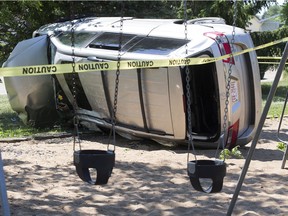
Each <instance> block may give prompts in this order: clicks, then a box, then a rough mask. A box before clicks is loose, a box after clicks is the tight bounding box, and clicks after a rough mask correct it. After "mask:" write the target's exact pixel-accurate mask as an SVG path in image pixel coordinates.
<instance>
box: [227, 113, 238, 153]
mask: <svg viewBox="0 0 288 216" xmlns="http://www.w3.org/2000/svg"><path fill="white" fill-rule="evenodd" d="M238 132H239V119H238V120H237V121H236V122H235V123H234V124H233V125H231V126H230V127H229V128H228V134H227V141H226V145H225V147H226V148H227V149H229V150H232V149H233V148H234V147H235V146H236V142H237V137H238Z"/></svg>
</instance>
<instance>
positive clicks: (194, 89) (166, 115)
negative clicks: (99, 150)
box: [4, 17, 261, 148]
mask: <svg viewBox="0 0 288 216" xmlns="http://www.w3.org/2000/svg"><path fill="white" fill-rule="evenodd" d="M73 23H74V24H73V26H72V22H63V23H56V24H50V25H46V26H43V27H41V28H40V29H38V30H37V31H35V32H34V34H33V38H32V39H30V40H28V41H29V43H31V40H32V44H33V40H35V43H36V41H37V43H38V46H44V47H45V48H44V49H42V51H43V53H41V52H38V51H37V50H36V49H35V51H34V53H33V49H31V50H29V52H24V51H23V53H21V51H19V54H18V57H19V56H21V55H31V56H33V55H37V56H39V55H40V56H41V55H42V58H44V59H45V61H43V60H41V61H40V60H37V58H35V59H34V60H30V62H29V63H30V64H32V62H33V61H34V62H33V64H34V65H40V64H43V62H44V63H46V62H47V63H48V64H51V65H53V64H67V63H72V62H73V60H75V61H76V62H77V63H91V62H106V61H107V62H109V61H117V59H118V56H119V52H118V47H119V43H120V40H119V38H120V35H119V34H121V35H122V36H121V44H122V46H121V52H120V57H121V60H142V61H144V60H145V61H147V62H148V61H149V60H157V59H179V58H200V57H201V58H205V57H207V58H209V57H220V56H223V55H225V54H230V53H231V50H233V52H239V51H242V50H245V49H248V48H253V42H252V40H251V37H250V35H249V33H246V32H245V31H244V30H243V29H240V28H233V27H232V26H229V25H226V24H225V21H224V20H223V19H220V18H205V19H203V18H202V19H194V20H189V21H187V25H185V23H184V22H183V21H182V20H176V19H175V20H173V19H135V18H129V17H128V18H127V17H126V18H124V19H123V20H122V23H121V18H119V17H102V18H94V17H91V18H84V19H79V20H74V21H73ZM72 28H73V30H72ZM233 29H234V32H233ZM185 32H186V33H185ZM72 34H73V35H72ZM232 35H235V37H234V38H233V41H232ZM72 38H73V39H72ZM40 39H42V41H43V43H41V42H39V41H41V40H40ZM72 41H73V48H72ZM232 42H233V43H232ZM22 43H25V41H24V42H22ZM39 43H40V44H39ZM35 52H37V53H35ZM43 56H44V57H43ZM42 58H41V59H42ZM31 61H32V62H31ZM13 62H14V61H11V59H8V60H7V62H6V66H7V65H8V66H16V65H17V66H18V65H19V64H17V63H16V62H15V65H14V63H13ZM4 66H5V65H4ZM144 66H145V65H144ZM186 67H189V71H190V79H188V80H187V79H186V74H185V71H186ZM229 67H231V77H230V88H228V89H229V90H227V89H226V78H227V76H228V71H229ZM39 77H41V76H39ZM115 77H116V71H106V70H103V71H94V72H87V73H78V74H76V76H75V75H72V73H63V74H57V75H55V76H51V79H48V80H47V78H46V79H45V82H47V83H49V86H54V87H53V88H52V89H53V93H51V95H52V96H53V97H54V98H55V101H56V102H55V103H57V102H59V95H61V98H63V97H64V98H66V101H61V102H60V103H62V106H63V103H64V102H65V105H64V107H68V108H70V109H72V106H71V104H73V100H74V99H73V98H74V96H75V97H76V101H77V106H78V109H77V115H78V116H79V119H80V123H83V124H85V122H86V123H87V122H89V124H88V125H91V127H92V125H93V127H94V126H95V125H96V126H97V127H99V128H101V129H105V128H111V115H112V112H113V100H114V94H115ZM17 79H19V78H17V77H9V78H8V77H7V78H5V80H6V81H5V83H6V88H7V89H13V88H14V89H15V88H16V86H17V88H16V89H18V88H19V86H21V85H22V86H24V87H25V88H27V83H25V82H23V80H21V82H18V83H17ZM27 79H29V78H27ZM11 80H16V82H11ZM187 82H189V86H190V94H191V96H192V97H191V98H192V99H191V100H192V101H191V112H192V122H191V124H192V132H193V140H194V142H195V144H196V145H198V146H203V147H216V146H217V143H218V141H219V139H221V132H222V130H223V123H224V122H223V121H224V115H225V113H226V114H227V118H228V121H227V122H228V126H227V128H226V129H227V134H228V138H227V140H226V146H227V147H229V148H232V147H234V146H235V145H245V144H247V143H248V142H249V141H250V140H251V139H252V138H253V136H254V133H255V130H256V127H257V125H258V121H259V117H260V114H261V88H260V76H259V68H258V61H257V56H256V53H255V52H254V51H252V52H248V53H244V54H241V55H237V56H234V57H233V59H232V60H231V59H230V58H228V59H221V60H218V61H215V62H212V63H211V62H210V63H207V64H199V65H190V66H177V65H175V66H169V67H168V66H165V67H152V68H151V67H143V68H137V69H129V70H128V69H127V70H121V73H120V77H119V87H118V104H117V113H116V121H117V123H116V132H117V133H118V134H120V135H122V136H125V137H128V138H149V139H153V140H156V141H157V142H160V143H185V142H186V141H187V139H188V138H187V128H188V127H187V124H188V122H189V121H188V120H187V107H186V106H187V103H186V91H187V88H186V86H187ZM15 83H17V84H15ZM29 83H30V84H31V86H30V87H32V86H34V85H37V83H33V82H32V83H31V80H29ZM7 85H8V86H7ZM13 85H15V86H14V87H13ZM25 85H26V86H25ZM42 88H44V86H42V87H39V88H37V91H39V92H41V91H42V90H44V89H42ZM45 91H47V90H45ZM226 91H229V104H228V107H227V108H228V110H227V112H225V104H226V103H225V102H226V95H227V94H226ZM8 95H9V92H8ZM51 95H50V96H47V97H48V98H49V97H51ZM26 96H27V95H26ZM21 97H25V95H23V94H22V95H21ZM46 102H47V101H46ZM36 103H37V100H36ZM39 103H43V105H44V106H45V102H43V100H39ZM46 104H48V103H46ZM11 105H12V104H11ZM56 105H57V104H56ZM14 106H15V105H14ZM25 106H26V105H25V104H24V105H22V107H23V112H26V113H28V115H29V112H28V111H29V110H27V109H25ZM55 107H59V106H55ZM12 108H13V105H12ZM18 110H19V109H18ZM60 111H61V109H60ZM30 115H31V113H30ZM39 118H40V119H41V117H39ZM86 125H87V124H86Z"/></svg>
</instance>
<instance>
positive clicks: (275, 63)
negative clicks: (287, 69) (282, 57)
mask: <svg viewBox="0 0 288 216" xmlns="http://www.w3.org/2000/svg"><path fill="white" fill-rule="evenodd" d="M258 64H280V62H258ZM285 64H288V62H286V63H285Z"/></svg>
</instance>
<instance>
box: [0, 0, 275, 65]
mask: <svg viewBox="0 0 288 216" xmlns="http://www.w3.org/2000/svg"><path fill="white" fill-rule="evenodd" d="M122 2H123V4H124V11H123V13H122V12H121V11H122V10H121V8H122ZM232 2H233V1H225V0H217V1H203V2H200V1H189V0H187V14H188V19H193V18H198V17H205V16H209V17H211V16H216V17H222V18H224V19H225V20H226V22H227V24H232V23H233V15H234V10H233V4H232ZM247 2H250V3H243V1H238V2H237V5H238V16H237V26H239V27H245V25H246V23H247V22H248V20H249V18H250V16H251V15H254V14H256V13H257V12H258V11H259V10H260V9H261V8H262V7H267V5H269V2H270V1H260V0H250V1H247ZM223 8H225V10H223ZM121 15H123V16H127V17H138V18H174V19H175V18H179V19H183V18H184V10H183V3H182V1H169V0H161V1H145V0H144V1H14V2H11V1H5V2H0V20H1V22H0V64H2V63H3V61H5V59H7V58H8V55H9V53H10V52H11V51H12V50H13V48H14V47H15V46H16V44H17V43H18V42H19V41H22V40H24V39H27V38H30V37H31V35H32V33H33V31H34V30H36V29H38V28H39V27H40V26H42V25H44V24H48V23H53V22H58V21H63V20H71V19H72V18H76V17H87V16H95V17H100V16H114V17H115V16H121Z"/></svg>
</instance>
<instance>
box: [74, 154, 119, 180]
mask: <svg viewBox="0 0 288 216" xmlns="http://www.w3.org/2000/svg"><path fill="white" fill-rule="evenodd" d="M74 165H75V167H76V172H77V174H78V176H79V177H80V178H81V179H82V180H83V181H85V182H88V183H89V184H94V185H103V184H107V182H108V179H109V177H110V176H111V173H112V170H113V167H114V165H115V152H114V151H105V150H79V151H75V152H74ZM89 168H94V169H95V170H96V172H97V177H96V180H92V178H91V175H90V171H89Z"/></svg>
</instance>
